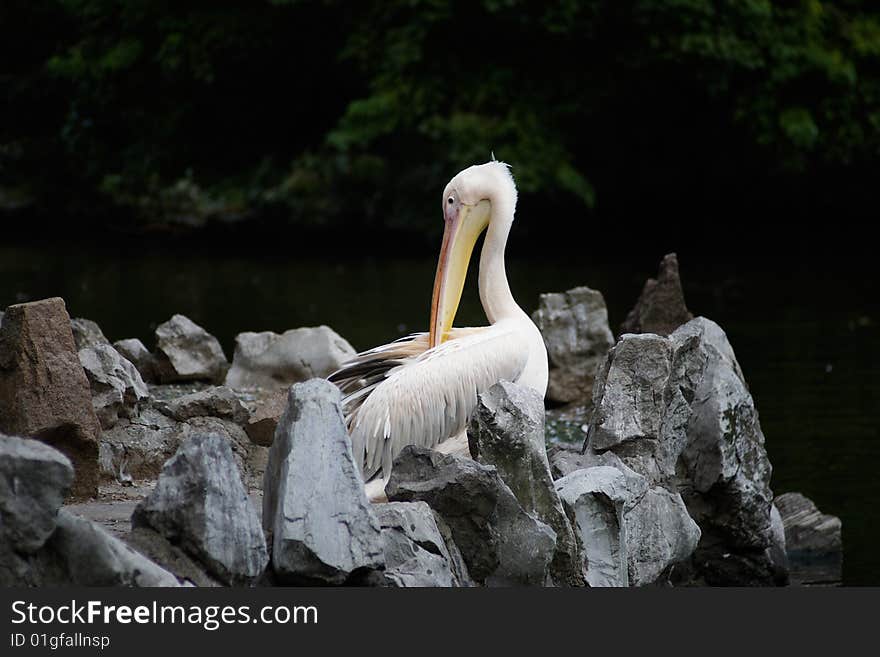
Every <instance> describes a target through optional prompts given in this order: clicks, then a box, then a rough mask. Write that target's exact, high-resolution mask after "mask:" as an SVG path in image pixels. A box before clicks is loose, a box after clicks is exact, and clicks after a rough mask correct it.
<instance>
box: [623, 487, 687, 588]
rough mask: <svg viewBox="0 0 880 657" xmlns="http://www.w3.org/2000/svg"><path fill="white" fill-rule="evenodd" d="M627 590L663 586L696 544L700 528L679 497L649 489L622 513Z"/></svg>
mask: <svg viewBox="0 0 880 657" xmlns="http://www.w3.org/2000/svg"><path fill="white" fill-rule="evenodd" d="M624 524H625V525H626V536H627V539H626V545H627V564H628V567H629V582H630V586H645V585H647V584H655V583H663V581H664V580H663V576H664V575H668V573H669V570H670V568H672V567H674V566H675V565H676V564H680V563H682V562H684V561H686V560H687V559H688V558H689V557H690V556H691V555H692V554H694V551H695V550H696V548H697V544H698V543H699V541H700V535H701V532H700V527H699V526H698V525H697V523H696V522H694V520H693V519H692V518H691V516H690V515H689V513H688V510H687V507H686V506H685V504H684V502H683V501H682V498H681V495H680V494H679V493H675V492H672V491H670V490H667V489H665V488H663V487H662V486H653V487H651V488H650V489H648V491H647V492H646V493H645V495H644V496H643V497H642V498H641V499H639V500H638V501H637V502H636V503H635V504H634V505H633V507H632V509H628V510H627V511H626V512H625V513H624Z"/></svg>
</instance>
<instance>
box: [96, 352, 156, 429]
mask: <svg viewBox="0 0 880 657" xmlns="http://www.w3.org/2000/svg"><path fill="white" fill-rule="evenodd" d="M79 362H80V363H81V364H82V366H83V369H84V370H85V373H86V378H87V379H88V380H89V385H90V386H91V389H92V407H93V408H94V409H95V415H96V416H97V417H98V420H99V421H100V423H101V427H102V428H104V429H110V428H112V427H113V426H114V425H115V424H116V423H117V422H118V421H119V417H120V416H123V417H132V416H133V415H136V414H137V412H138V410H139V406H140V404H141V403H143V402H144V401H145V400H147V399H149V396H150V393H149V391H148V390H147V385H146V384H145V383H144V380H143V379H142V378H141V375H140V373H139V372H138V371H137V368H135V366H134V365H133V364H132V363H130V362H129V361H127V360H126V359H125V358H123V357H122V356H121V355H120V354H119V352H118V351H116V349H114V348H113V347H112V346H110V344H109V343H95V344H92V345H90V346H85V347H82V348H81V349H80V350H79Z"/></svg>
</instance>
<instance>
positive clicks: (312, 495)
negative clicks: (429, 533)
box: [263, 379, 384, 584]
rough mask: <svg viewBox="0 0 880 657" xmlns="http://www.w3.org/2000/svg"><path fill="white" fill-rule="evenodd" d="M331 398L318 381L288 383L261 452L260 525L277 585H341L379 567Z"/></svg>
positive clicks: (378, 544) (377, 546)
mask: <svg viewBox="0 0 880 657" xmlns="http://www.w3.org/2000/svg"><path fill="white" fill-rule="evenodd" d="M339 403H340V396H339V390H338V388H336V386H334V385H333V384H331V383H330V382H328V381H326V380H324V379H313V380H311V381H307V382H305V383H298V384H295V385H293V386H291V388H290V396H289V401H288V405H287V410H286V412H285V413H284V416H283V417H282V418H281V421H280V422H279V424H278V429H277V432H276V434H275V440H274V441H273V443H272V447H271V448H270V450H269V462H268V465H267V467H266V474H265V479H264V486H263V489H264V494H263V528H264V529H265V531H266V534H267V536H268V539H269V542H270V545H271V546H272V566H273V569H274V572H275V575H276V576H277V577H278V578H279V580H280V581H282V582H286V583H303V582H304V583H325V584H341V583H344V582H346V581H347V580H349V578H351V577H352V576H355V577H356V576H358V575H360V574H362V573H363V571H365V570H373V569H378V568H381V567H382V566H383V564H384V557H383V550H382V540H381V529H380V526H379V522H378V520H377V519H376V515H375V513H374V512H373V508H372V505H371V504H370V503H369V502H368V501H367V497H366V494H365V492H364V482H363V480H362V478H361V476H360V473H359V471H358V469H357V466H356V465H355V463H354V458H353V456H352V452H351V442H350V440H349V438H348V434H347V432H346V430H345V425H344V423H343V420H342V413H341V411H340V408H339Z"/></svg>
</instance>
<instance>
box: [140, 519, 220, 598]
mask: <svg viewBox="0 0 880 657" xmlns="http://www.w3.org/2000/svg"><path fill="white" fill-rule="evenodd" d="M124 540H125V542H126V543H127V544H128V545H130V546H131V547H132V548H134V549H135V550H136V551H138V552H140V553H141V554H143V555H144V556H145V557H147V558H148V559H149V560H150V561H152V562H153V563H155V564H158V565H159V566H161V567H162V568H164V569H165V570H167V571H168V572H170V573H173V574H174V576H175V577H177V579H178V580H180V581H181V582H190V583H191V584H193V585H194V586H198V587H218V586H223V583H222V582H221V581H220V580H219V579H217V578H216V577H213V576H211V575H210V574H209V573H208V572H207V571H206V569H205V566H204V565H202V564H201V563H199V562H198V561H196V559H194V558H193V557H191V556H190V555H188V554H187V553H186V552H184V551H183V550H182V549H181V548H180V547H179V546H177V545H174V544H173V543H171V541H169V540H168V539H167V538H165V537H164V536H162V534H160V533H159V532H157V531H155V530H154V529H152V528H151V527H135V528H134V529H132V530H131V532H129V533H128V534H127V535H126V536H125V539H124Z"/></svg>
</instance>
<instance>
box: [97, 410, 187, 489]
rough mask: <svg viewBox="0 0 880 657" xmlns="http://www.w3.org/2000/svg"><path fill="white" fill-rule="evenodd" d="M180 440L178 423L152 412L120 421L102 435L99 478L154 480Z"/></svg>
mask: <svg viewBox="0 0 880 657" xmlns="http://www.w3.org/2000/svg"><path fill="white" fill-rule="evenodd" d="M182 438H183V433H182V430H181V428H180V423H178V422H176V421H175V420H172V419H171V418H169V417H167V416H165V415H163V414H162V413H160V412H159V411H157V410H155V409H152V408H145V409H143V410H142V411H141V412H140V414H139V415H137V416H136V417H133V418H131V419H121V420H120V421H119V422H117V423H116V425H115V426H114V427H113V428H112V429H109V430H107V431H104V433H103V434H102V435H101V445H100V454H99V462H100V468H101V477H102V478H103V479H104V480H108V479H109V480H117V481H119V482H122V483H131V481H132V480H142V479H155V478H156V477H158V476H159V472H160V471H161V470H162V466H163V465H164V463H165V461H167V460H168V459H170V458H171V457H172V456H174V452H176V451H177V448H178V447H179V446H180V443H181V441H182Z"/></svg>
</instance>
